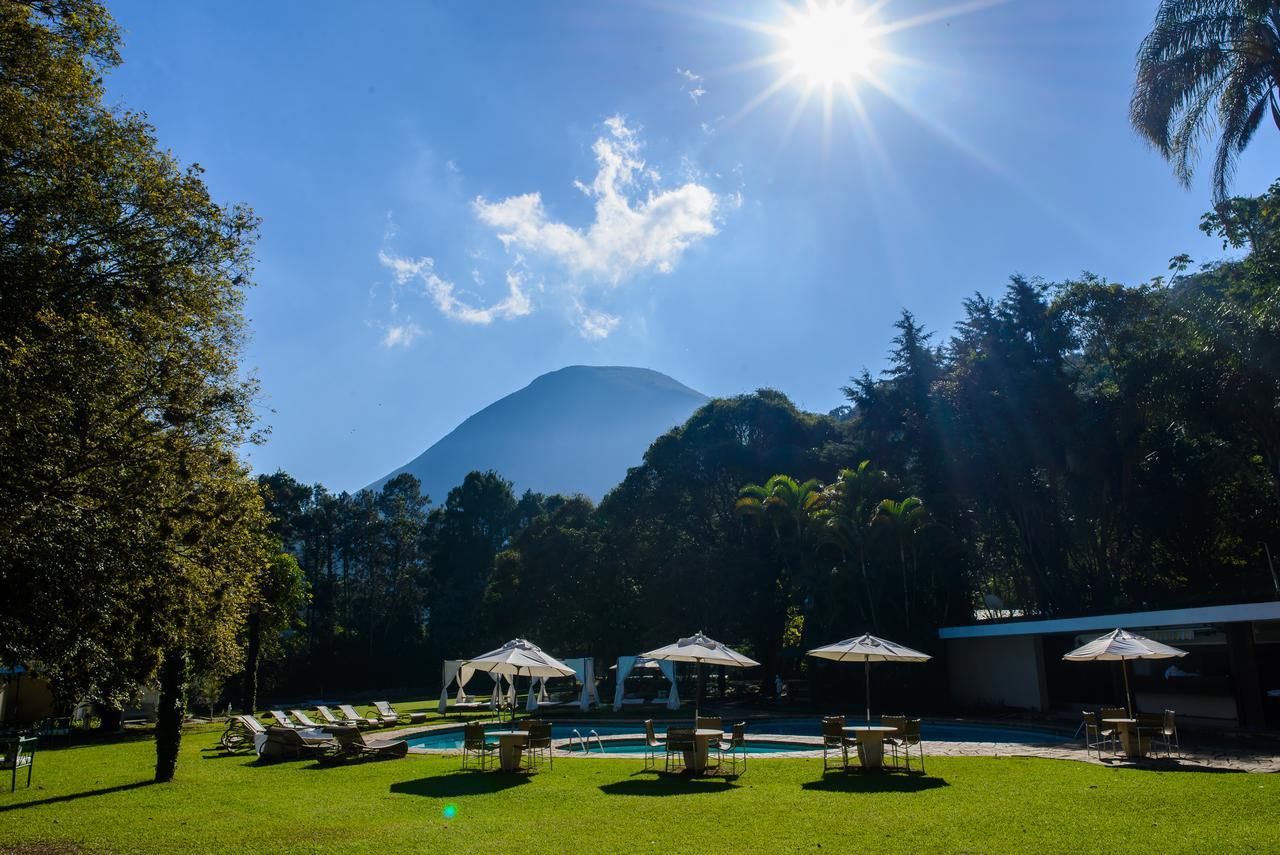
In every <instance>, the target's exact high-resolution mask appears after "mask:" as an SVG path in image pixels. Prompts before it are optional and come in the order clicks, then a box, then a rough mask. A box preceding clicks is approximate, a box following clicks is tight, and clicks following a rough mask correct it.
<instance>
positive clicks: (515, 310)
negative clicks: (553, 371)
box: [378, 250, 533, 324]
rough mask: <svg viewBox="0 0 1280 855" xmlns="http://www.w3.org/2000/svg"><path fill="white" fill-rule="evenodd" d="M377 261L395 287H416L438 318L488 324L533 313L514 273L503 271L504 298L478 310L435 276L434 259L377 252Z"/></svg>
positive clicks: (521, 281) (521, 278)
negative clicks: (419, 288)
mask: <svg viewBox="0 0 1280 855" xmlns="http://www.w3.org/2000/svg"><path fill="white" fill-rule="evenodd" d="M378 260H379V261H380V262H382V265H383V266H384V267H386V268H387V269H388V270H390V271H391V275H392V277H393V278H394V279H395V282H396V284H397V285H399V286H402V287H403V286H407V285H412V284H417V285H419V286H420V287H421V288H422V293H423V294H424V295H425V296H426V297H428V298H430V299H431V301H432V302H433V303H435V306H436V308H437V309H439V310H440V314H442V315H444V316H445V317H446V318H450V319H452V320H455V321H462V322H463V323H468V324H490V323H492V322H493V321H494V319H495V318H519V317H522V316H524V315H527V314H529V313H530V312H532V311H533V304H532V303H531V302H530V301H529V296H528V295H527V294H526V293H525V291H524V274H523V273H521V272H520V271H519V270H516V269H511V270H508V271H507V296H506V297H505V298H503V299H502V300H501V301H500V302H498V303H494V304H493V305H492V306H489V307H487V308H479V307H477V306H472V305H470V304H468V303H466V302H464V301H463V300H461V299H459V298H458V295H457V289H456V288H455V286H454V284H453V283H452V282H449V281H448V280H445V279H442V278H440V277H439V276H438V275H436V272H435V260H434V259H431V258H427V257H422V258H406V257H404V256H401V255H395V254H393V253H390V252H387V251H386V250H379V251H378Z"/></svg>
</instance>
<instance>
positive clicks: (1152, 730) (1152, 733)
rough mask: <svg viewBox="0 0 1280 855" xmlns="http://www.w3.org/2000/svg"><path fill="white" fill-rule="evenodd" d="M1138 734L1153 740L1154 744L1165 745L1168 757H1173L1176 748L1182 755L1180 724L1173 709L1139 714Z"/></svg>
mask: <svg viewBox="0 0 1280 855" xmlns="http://www.w3.org/2000/svg"><path fill="white" fill-rule="evenodd" d="M1138 734H1139V736H1140V737H1145V738H1147V739H1150V740H1151V744H1152V745H1153V746H1156V745H1163V746H1164V752H1165V756H1166V757H1172V756H1173V752H1174V749H1177V751H1178V756H1179V757H1181V756H1182V747H1181V746H1180V745H1179V744H1178V725H1177V721H1176V719H1175V714H1174V711H1173V710H1165V711H1164V712H1163V713H1161V714H1159V715H1156V714H1151V715H1144V714H1139V715H1138Z"/></svg>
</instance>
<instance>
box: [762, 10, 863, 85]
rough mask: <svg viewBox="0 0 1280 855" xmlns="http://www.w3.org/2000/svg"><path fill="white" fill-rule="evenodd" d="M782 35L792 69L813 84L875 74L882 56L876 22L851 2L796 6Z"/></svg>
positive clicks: (848, 82) (835, 83) (827, 83)
mask: <svg viewBox="0 0 1280 855" xmlns="http://www.w3.org/2000/svg"><path fill="white" fill-rule="evenodd" d="M779 34H780V36H781V38H782V43H783V46H784V49H783V54H784V56H785V58H786V60H787V61H788V62H790V64H791V71H792V72H793V73H794V74H795V75H797V76H799V77H802V78H804V79H805V80H806V81H807V82H808V83H809V84H810V85H816V86H823V87H828V88H829V87H831V86H835V85H837V84H845V85H848V84H852V83H853V82H855V81H856V80H857V79H858V78H860V77H868V76H870V75H872V74H873V73H874V71H875V67H876V62H877V60H878V59H880V55H881V51H880V45H879V38H878V32H877V27H876V25H875V22H873V21H872V20H871V18H870V15H869V13H868V12H866V11H865V10H862V9H859V8H857V7H855V6H854V5H853V4H852V3H848V2H810V3H808V4H806V5H805V6H804V7H802V8H799V9H793V10H792V11H791V21H790V22H789V23H788V24H787V25H786V26H785V27H783V28H781V30H780V32H779Z"/></svg>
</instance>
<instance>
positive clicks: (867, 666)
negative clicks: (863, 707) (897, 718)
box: [862, 659, 871, 725]
mask: <svg viewBox="0 0 1280 855" xmlns="http://www.w3.org/2000/svg"><path fill="white" fill-rule="evenodd" d="M862 673H863V674H864V675H865V676H866V678H867V698H866V700H867V724H868V725H869V724H871V660H870V659H863V660H862Z"/></svg>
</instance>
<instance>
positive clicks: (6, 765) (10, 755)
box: [0, 736, 38, 793]
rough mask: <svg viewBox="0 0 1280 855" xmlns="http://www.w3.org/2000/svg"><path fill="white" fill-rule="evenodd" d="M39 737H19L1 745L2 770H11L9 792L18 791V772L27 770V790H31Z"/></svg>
mask: <svg viewBox="0 0 1280 855" xmlns="http://www.w3.org/2000/svg"><path fill="white" fill-rule="evenodd" d="M37 741H38V740H37V737H34V736H19V737H16V738H14V739H11V740H7V741H5V742H3V743H0V769H11V770H12V773H11V774H10V776H9V792H11V793H12V792H13V791H14V790H16V789H18V770H19V769H26V770H27V788H28V789H30V788H31V772H32V770H33V769H35V765H36V742H37Z"/></svg>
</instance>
